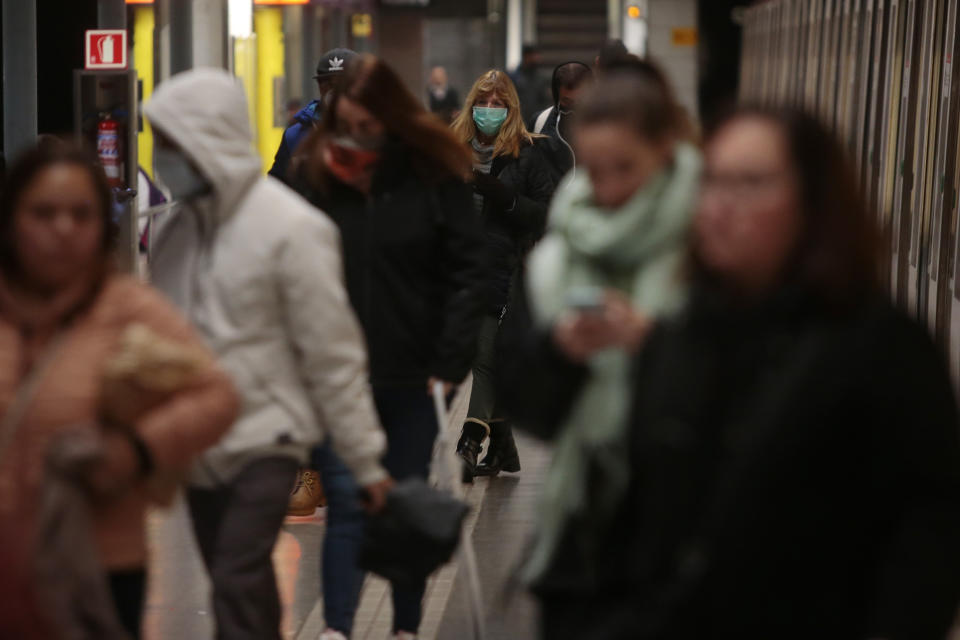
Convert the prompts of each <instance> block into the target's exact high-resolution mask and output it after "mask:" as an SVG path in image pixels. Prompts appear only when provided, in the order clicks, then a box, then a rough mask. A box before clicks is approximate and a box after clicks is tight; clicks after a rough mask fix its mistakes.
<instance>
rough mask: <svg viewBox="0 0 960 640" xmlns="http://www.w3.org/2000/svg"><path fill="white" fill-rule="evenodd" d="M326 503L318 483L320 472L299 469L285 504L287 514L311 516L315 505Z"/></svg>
mask: <svg viewBox="0 0 960 640" xmlns="http://www.w3.org/2000/svg"><path fill="white" fill-rule="evenodd" d="M326 503H327V501H326V499H325V498H324V495H323V487H322V486H321V485H320V474H318V473H317V472H316V471H314V470H312V469H301V470H300V471H299V472H298V473H297V484H296V485H295V486H294V487H293V492H292V493H291V494H290V504H288V505H287V515H288V516H312V515H313V512H314V511H316V509H317V507H322V506H324V505H325V504H326Z"/></svg>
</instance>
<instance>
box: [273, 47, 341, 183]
mask: <svg viewBox="0 0 960 640" xmlns="http://www.w3.org/2000/svg"><path fill="white" fill-rule="evenodd" d="M356 56H357V52H356V51H352V50H350V49H331V50H330V51H327V52H326V53H325V54H323V57H322V58H320V62H318V63H317V73H316V75H314V76H313V77H314V79H315V80H316V81H317V89H318V90H319V91H320V98H319V99H318V100H312V101H311V102H310V104H308V105H307V106H305V107H304V108H303V109H301V110H300V111H299V112H297V115H295V116H294V117H293V123H292V124H291V125H290V126H288V127H287V129H286V131H284V132H283V139H282V140H281V141H280V148H279V149H277V155H276V156H275V157H274V159H273V167H271V168H270V172H269V173H270V175H271V176H273V177H274V178H277V179H278V180H282V181H283V182H287V181H288V176H287V169H288V168H289V166H290V158H292V157H293V152H294V151H296V150H297V147H298V146H299V145H300V143H301V142H303V140H304V138H306V137H307V135H308V134H309V133H310V131H311V130H312V129H313V127H315V126H316V124H317V123H318V122H319V121H320V116H321V115H322V114H323V98H324V96H326V95H327V93H329V92H330V89H331V88H333V82H334V80H335V79H336V77H337V75H338V74H339V73H341V72H342V71H343V70H344V69H345V68H346V67H347V64H349V62H350V60H352V59H353V58H355V57H356Z"/></svg>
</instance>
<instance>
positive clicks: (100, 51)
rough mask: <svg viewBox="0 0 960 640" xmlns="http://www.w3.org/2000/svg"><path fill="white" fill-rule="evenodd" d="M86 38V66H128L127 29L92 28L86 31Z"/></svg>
mask: <svg viewBox="0 0 960 640" xmlns="http://www.w3.org/2000/svg"><path fill="white" fill-rule="evenodd" d="M85 40H86V56H85V57H84V67H85V68H87V69H126V68H127V32H126V30H125V29H91V30H88V31H87V32H86V38H85Z"/></svg>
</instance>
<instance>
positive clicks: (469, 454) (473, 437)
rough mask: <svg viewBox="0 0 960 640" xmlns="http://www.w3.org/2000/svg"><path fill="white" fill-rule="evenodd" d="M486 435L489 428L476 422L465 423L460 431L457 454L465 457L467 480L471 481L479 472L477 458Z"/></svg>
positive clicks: (464, 472) (464, 468) (465, 478)
mask: <svg viewBox="0 0 960 640" xmlns="http://www.w3.org/2000/svg"><path fill="white" fill-rule="evenodd" d="M486 437H487V430H486V429H485V428H484V425H482V424H479V423H476V422H465V423H464V424H463V431H461V432H460V440H459V441H458V442H457V455H458V456H460V458H462V459H463V477H464V481H465V482H469V481H470V480H472V479H473V476H475V475H476V474H477V458H478V457H479V456H480V449H481V447H482V446H483V441H484V439H485V438H486Z"/></svg>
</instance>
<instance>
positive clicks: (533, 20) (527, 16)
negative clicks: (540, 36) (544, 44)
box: [523, 0, 537, 44]
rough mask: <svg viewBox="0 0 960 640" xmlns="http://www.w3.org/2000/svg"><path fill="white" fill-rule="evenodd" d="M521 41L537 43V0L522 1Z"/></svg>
mask: <svg viewBox="0 0 960 640" xmlns="http://www.w3.org/2000/svg"><path fill="white" fill-rule="evenodd" d="M523 43H524V44H536V43H537V0H525V2H524V3H523Z"/></svg>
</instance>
